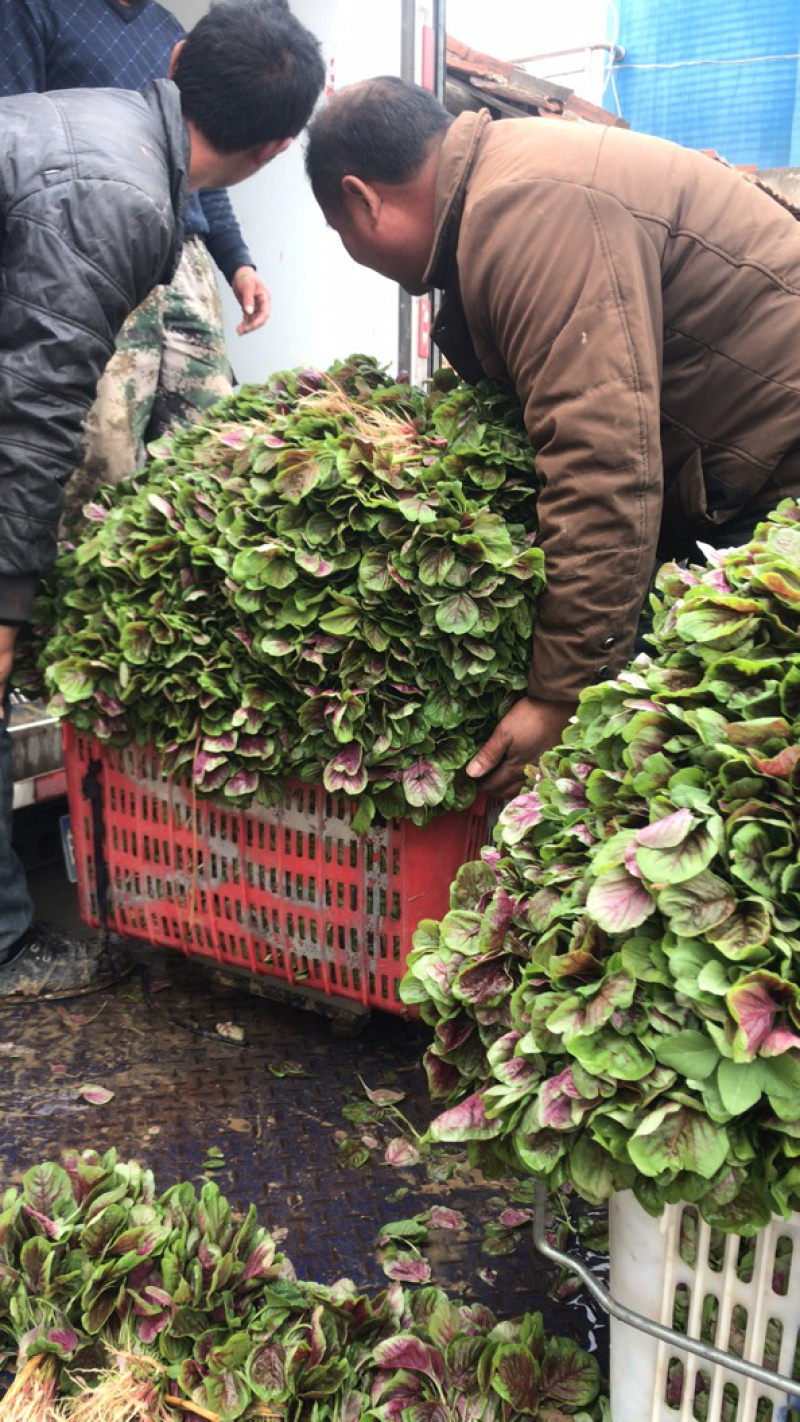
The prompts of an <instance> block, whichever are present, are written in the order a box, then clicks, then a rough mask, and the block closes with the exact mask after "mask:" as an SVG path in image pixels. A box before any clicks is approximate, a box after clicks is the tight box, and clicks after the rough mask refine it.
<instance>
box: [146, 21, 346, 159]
mask: <svg viewBox="0 0 800 1422" xmlns="http://www.w3.org/2000/svg"><path fill="white" fill-rule="evenodd" d="M172 77H173V79H174V81H175V83H176V84H177V86H178V88H179V89H180V92H181V109H182V110H183V116H184V118H187V119H191V121H192V123H193V124H195V125H196V127H197V128H198V129H199V131H200V133H202V135H203V137H204V138H205V139H206V140H207V142H208V143H210V144H211V146H212V148H215V149H216V150H217V152H218V153H240V152H243V151H244V150H245V149H247V148H254V147H256V146H257V145H260V144H262V143H269V142H270V141H271V140H273V139H283V138H296V137H297V135H298V133H299V132H300V130H301V129H302V128H304V127H305V125H306V124H307V123H308V120H309V118H310V116H311V112H312V110H313V108H314V105H315V103H316V102H317V99H318V98H319V95H320V93H321V92H322V86H323V84H324V83H325V64H324V62H323V59H322V55H321V53H320V47H319V41H318V40H317V39H316V37H315V36H314V35H312V33H311V31H310V30H307V29H306V27H305V25H301V23H300V21H299V20H298V19H296V17H295V16H294V15H293V14H292V13H291V11H290V10H289V8H288V6H287V5H286V3H285V0H222V3H220V4H218V5H214V6H213V8H212V9H211V10H209V12H208V14H207V15H204V16H203V18H202V20H199V21H198V23H197V24H196V25H195V27H194V29H193V30H190V31H189V33H188V35H187V36H186V41H185V43H184V45H183V48H182V49H181V51H180V53H179V55H178V60H177V63H176V66H175V72H174V74H173V76H172Z"/></svg>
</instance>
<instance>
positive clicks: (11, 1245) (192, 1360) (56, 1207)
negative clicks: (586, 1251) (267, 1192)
mask: <svg viewBox="0 0 800 1422" xmlns="http://www.w3.org/2000/svg"><path fill="white" fill-rule="evenodd" d="M37 1355H44V1359H43V1361H42V1363H41V1364H34V1365H33V1366H34V1369H36V1371H34V1373H33V1377H32V1378H30V1379H29V1381H28V1382H27V1384H26V1385H25V1386H24V1387H23V1388H22V1390H21V1391H20V1392H19V1393H18V1395H17V1397H16V1398H15V1399H14V1400H13V1401H9V1402H7V1403H6V1404H4V1411H3V1415H4V1417H7V1418H8V1419H9V1422H23V1419H25V1422H34V1419H35V1422H60V1419H64V1418H66V1417H69V1418H71V1419H73V1422H134V1419H142V1422H144V1419H147V1422H159V1419H162V1422H166V1419H168V1418H175V1417H176V1416H177V1415H178V1414H177V1413H176V1412H175V1411H173V1408H172V1404H170V1403H169V1401H168V1400H167V1399H169V1398H176V1397H177V1398H178V1400H179V1401H180V1400H182V1401H183V1405H184V1408H185V1410H186V1412H191V1410H192V1409H191V1408H190V1407H188V1406H187V1403H196V1404H197V1406H198V1410H199V1409H205V1411H203V1412H201V1413H200V1415H203V1416H206V1417H212V1416H213V1417H216V1418H218V1419H220V1422H229V1419H234V1418H239V1417H244V1418H248V1417H249V1418H254V1417H257V1416H273V1417H278V1418H285V1419H287V1422H328V1419H330V1422H515V1419H517V1418H521V1417H523V1416H524V1417H526V1418H529V1419H534V1420H535V1419H538V1422H570V1419H572V1422H603V1419H605V1422H608V1417H609V1414H608V1410H607V1400H606V1398H605V1396H604V1395H603V1388H602V1384H601V1379H600V1374H599V1369H598V1366H597V1362H596V1360H595V1359H594V1358H592V1357H590V1356H588V1355H587V1354H585V1353H584V1352H582V1351H581V1349H580V1348H578V1346H577V1345H576V1344H575V1343H573V1342H571V1341H569V1340H567V1339H562V1338H551V1337H546V1336H545V1333H544V1329H543V1325H542V1319H541V1315H539V1314H526V1315H524V1316H522V1317H520V1318H518V1319H517V1320H515V1321H513V1322H498V1321H497V1319H496V1318H495V1316H494V1315H493V1314H492V1313H491V1312H490V1311H489V1309H487V1308H485V1307H484V1306H483V1305H482V1304H478V1303H475V1304H465V1303H462V1302H460V1301H458V1300H450V1299H448V1297H447V1295H446V1294H445V1293H444V1292H443V1290H441V1289H438V1288H433V1287H426V1288H420V1289H408V1288H406V1289H404V1288H403V1287H402V1286H401V1285H400V1284H399V1283H393V1284H391V1285H390V1287H388V1288H387V1289H386V1290H384V1291H383V1292H381V1293H378V1294H376V1295H374V1296H370V1295H368V1294H366V1293H364V1292H361V1291H359V1290H358V1289H357V1288H356V1286H355V1285H354V1284H353V1283H352V1282H351V1281H350V1280H347V1279H343V1280H339V1281H338V1282H337V1283H335V1284H333V1285H331V1286H327V1287H326V1286H323V1285H321V1284H315V1283H306V1282H303V1281H300V1280H298V1279H296V1277H295V1273H294V1269H293V1268H292V1265H291V1262H290V1261H289V1259H288V1258H286V1256H285V1255H283V1254H281V1253H279V1252H278V1251H277V1249H276V1246H275V1242H274V1240H273V1239H272V1238H271V1236H270V1234H269V1233H268V1231H267V1230H266V1229H264V1228H261V1227H259V1225H258V1224H257V1221H256V1214H255V1209H254V1207H252V1206H251V1208H250V1210H249V1212H248V1213H247V1215H246V1216H245V1217H244V1218H241V1219H237V1218H236V1217H235V1216H234V1215H233V1213H232V1211H231V1208H230V1206H229V1204H228V1202H227V1201H226V1200H225V1199H224V1198H223V1197H222V1196H221V1195H220V1192H219V1189H218V1187H217V1185H216V1184H214V1183H213V1182H208V1183H206V1184H205V1185H204V1186H203V1188H202V1191H201V1194H200V1197H199V1199H198V1198H197V1196H196V1193H195V1190H194V1187H193V1186H192V1185H191V1184H190V1183H188V1182H184V1183H182V1184H179V1185H175V1186H173V1187H172V1189H170V1190H168V1191H167V1192H166V1193H165V1194H163V1195H160V1196H159V1195H158V1194H157V1193H156V1188H155V1182H154V1180H153V1176H152V1174H151V1172H150V1171H148V1170H143V1169H142V1168H141V1167H140V1166H139V1165H138V1164H137V1163H136V1162H134V1161H128V1162H123V1161H120V1160H118V1159H117V1157H116V1153H115V1152H114V1151H113V1150H112V1151H108V1152H107V1153H106V1154H105V1155H103V1156H100V1155H98V1154H97V1152H95V1151H84V1152H83V1153H82V1154H78V1153H77V1152H67V1153H66V1155H65V1158H64V1165H63V1166H61V1165H59V1164H56V1163H54V1162H47V1163H45V1164H42V1165H38V1166H35V1167H34V1168H33V1169H31V1170H29V1171H28V1172H27V1174H26V1175H25V1176H24V1179H23V1185H22V1188H21V1189H17V1188H13V1189H10V1190H8V1191H6V1193H5V1196H4V1197H3V1199H2V1211H1V1212H0V1366H2V1365H3V1363H5V1364H6V1365H9V1364H10V1365H11V1366H13V1365H14V1364H15V1363H16V1365H17V1367H18V1369H19V1370H20V1373H22V1371H23V1369H24V1367H25V1366H27V1365H28V1364H30V1361H31V1359H33V1358H36V1357H37ZM20 1380H21V1381H22V1378H21V1379H20ZM70 1398H71V1401H70V1400H68V1399H70ZM26 1409H27V1410H26Z"/></svg>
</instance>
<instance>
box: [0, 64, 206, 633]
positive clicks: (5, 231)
mask: <svg viewBox="0 0 800 1422" xmlns="http://www.w3.org/2000/svg"><path fill="white" fill-rule="evenodd" d="M188 153H189V150H188V137H187V134H186V129H185V125H184V123H183V119H182V117H181V111H180V101H179V94H178V90H177V89H176V88H175V86H174V85H173V84H171V83H169V82H168V81H167V80H158V81H156V82H155V83H154V84H152V85H151V86H150V87H149V88H148V89H147V90H146V91H145V93H144V94H134V93H128V92H127V91H125V90H119V89H72V90H61V91H59V92H54V93H50V94H21V95H18V96H16V97H14V98H8V99H2V100H0V622H3V621H4V620H7V621H20V620H23V619H24V618H25V617H27V616H28V615H29V613H30V609H31V604H32V601H33V595H34V591H35V587H36V581H37V578H38V577H39V576H40V575H41V574H42V573H45V572H47V571H48V570H49V568H50V567H51V566H52V563H53V560H54V558H55V552H56V536H57V530H58V522H59V518H60V515H61V508H62V504H63V485H64V484H65V482H66V480H67V479H68V478H69V476H70V474H71V473H72V471H73V469H74V468H75V467H76V466H77V464H78V463H79V462H80V457H81V430H82V425H83V421H84V418H85V416H86V412H87V410H88V409H89V406H90V405H91V403H92V400H93V399H94V393H95V388H96V386H97V381H98V379H99V377H100V375H101V374H102V372H103V369H104V368H105V366H106V364H107V363H108V361H109V359H110V357H111V356H112V355H113V352H114V340H115V337H116V334H117V332H118V331H119V328H120V326H121V325H122V323H123V321H124V319H125V317H126V316H127V315H128V313H129V312H130V311H132V310H133V309H134V307H136V306H138V305H139V303H140V302H141V301H142V300H143V299H144V297H145V296H146V295H147V293H148V292H149V291H150V290H151V289H152V288H153V287H154V286H157V285H158V284H159V283H160V282H164V281H169V280H170V279H171V277H172V274H173V272H174V270H175V266H176V265H177V260H178V257H179V255H180V244H181V235H182V229H183V211H184V207H185V203H186V195H187V192H186V170H187V165H188Z"/></svg>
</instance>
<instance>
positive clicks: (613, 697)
mask: <svg viewBox="0 0 800 1422" xmlns="http://www.w3.org/2000/svg"><path fill="white" fill-rule="evenodd" d="M705 551H707V552H708V556H709V565H708V566H707V567H706V568H705V569H703V568H695V569H690V570H686V569H682V568H680V567H677V566H674V565H672V566H669V567H667V568H665V569H663V570H662V572H661V574H660V576H659V587H660V591H661V594H662V599H661V601H660V602H659V601H657V600H656V599H654V603H655V605H656V613H655V621H654V635H653V638H652V640H653V643H654V646H655V648H656V654H655V656H654V657H653V659H652V660H649V659H648V658H646V657H643V658H639V659H638V660H637V661H636V662H634V663H633V665H632V667H631V668H630V669H629V670H628V671H626V672H624V673H623V674H622V675H620V676H619V677H618V678H617V679H616V681H612V682H607V683H605V684H604V685H602V686H596V687H592V688H590V689H589V690H587V691H586V692H584V694H583V696H582V698H581V702H580V706H579V709H578V714H577V718H576V720H575V721H573V722H572V723H571V725H570V727H569V728H568V730H567V732H566V733H565V737H564V744H563V745H561V746H560V747H558V748H557V749H556V750H554V751H552V752H550V753H549V754H548V755H547V756H546V757H545V758H544V760H543V763H542V767H541V772H540V774H539V776H538V779H537V780H536V781H535V783H534V785H533V788H532V789H530V790H528V791H527V792H526V793H524V794H522V795H521V796H520V797H519V798H518V799H517V800H515V801H512V803H511V804H510V805H509V806H507V807H506V809H505V810H504V811H503V813H502V815H501V819H500V837H499V840H498V849H496V850H493V851H487V852H485V854H484V859H483V862H482V863H478V864H471V865H467V866H465V867H464V868H463V869H462V870H461V872H460V874H459V876H458V879H457V881H456V884H455V885H454V887H453V890H452V896H451V902H452V909H451V912H450V913H449V914H448V915H447V916H446V917H445V918H444V920H443V921H442V922H441V923H435V922H432V921H429V922H427V923H424V924H422V925H421V927H420V928H419V930H418V933H417V936H416V938H415V948H414V951H413V952H412V954H411V956H410V959H409V974H408V976H407V977H406V979H405V981H404V984H403V986H402V995H403V997H404V999H405V1001H407V1002H414V1003H418V1004H419V1005H420V1006H421V1009H422V1013H423V1016H424V1017H425V1018H426V1020H427V1021H429V1022H430V1023H432V1024H434V1025H435V1038H434V1043H433V1046H432V1048H431V1049H430V1051H429V1053H428V1056H427V1065H428V1073H429V1079H430V1085H431V1091H432V1094H433V1095H434V1096H435V1097H439V1098H448V1099H450V1100H454V1099H456V1100H459V1101H460V1104H458V1105H456V1106H454V1107H453V1108H452V1109H450V1110H448V1111H445V1113H444V1114H443V1115H441V1116H440V1117H439V1118H438V1120H437V1121H436V1122H435V1123H434V1127H433V1132H434V1135H436V1136H437V1137H438V1138H440V1139H442V1140H468V1141H472V1142H474V1151H475V1154H476V1156H477V1157H478V1158H479V1159H481V1161H482V1162H483V1163H484V1164H486V1165H488V1166H490V1167H491V1166H492V1165H502V1167H503V1168H508V1167H510V1168H511V1169H516V1170H518V1171H521V1172H523V1173H525V1172H527V1173H531V1174H533V1175H537V1176H542V1177H545V1178H547V1179H548V1180H549V1181H550V1182H551V1183H552V1184H553V1185H558V1184H561V1183H563V1182H564V1181H570V1182H572V1183H573V1184H574V1185H575V1187H576V1188H577V1190H578V1191H579V1192H580V1193H581V1194H582V1195H583V1196H584V1197H585V1198H586V1199H588V1200H591V1201H596V1202H599V1201H601V1200H603V1199H605V1198H606V1197H608V1196H609V1195H610V1194H611V1192H612V1191H614V1190H619V1189H625V1188H629V1187H630V1188H632V1189H633V1190H634V1191H635V1193H636V1195H637V1197H638V1198H639V1200H640V1201H641V1203H642V1204H643V1205H644V1207H645V1208H646V1209H648V1210H650V1211H651V1212H653V1213H657V1212H659V1210H660V1209H661V1207H662V1206H663V1205H664V1204H665V1203H672V1202H675V1201H677V1200H679V1199H682V1200H692V1201H696V1202H698V1204H699V1207H700V1209H701V1212H702V1214H703V1215H704V1217H705V1218H706V1219H707V1220H709V1221H710V1222H711V1223H712V1224H714V1225H718V1226H720V1227H722V1228H724V1229H735V1230H737V1231H741V1232H743V1233H749V1232H754V1231H756V1230H758V1229H759V1228H761V1227H762V1226H763V1225H764V1224H765V1223H766V1221H767V1219H768V1218H769V1216H770V1215H771V1213H773V1212H776V1211H777V1212H781V1213H786V1212H788V1211H790V1210H797V1209H800V936H798V934H799V931H800V852H799V851H800V833H799V831H798V784H800V743H799V742H800V734H799V732H800V505H797V504H795V503H794V502H791V501H787V502H785V503H784V504H782V505H781V506H780V508H779V509H778V510H777V511H776V513H775V514H773V515H772V516H771V518H770V520H769V522H768V523H766V524H762V525H761V526H760V527H759V529H758V530H757V531H756V535H755V537H754V539H753V540H752V542H751V543H750V544H749V545H747V546H745V547H743V548H737V549H732V550H730V551H727V552H724V553H716V552H714V550H705ZM460 1098H466V1099H463V1100H461V1099H460Z"/></svg>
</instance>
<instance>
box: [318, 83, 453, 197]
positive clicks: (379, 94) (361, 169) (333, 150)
mask: <svg viewBox="0 0 800 1422" xmlns="http://www.w3.org/2000/svg"><path fill="white" fill-rule="evenodd" d="M452 121H453V120H452V117H451V115H450V114H449V113H448V112H447V109H445V108H444V107H443V105H442V104H440V103H439V101H438V99H436V98H434V96H433V94H431V93H430V92H429V90H427V89H422V88H420V86H419V85H418V84H408V83H407V82H406V81H405V80H404V79H398V78H397V77H396V76H395V75H393V74H385V75H381V76H380V78H376V79H367V80H366V81H364V82H363V83H360V84H354V85H353V86H352V88H349V89H343V90H342V92H341V93H340V94H337V95H336V96H335V97H334V98H332V99H331V100H329V102H328V103H327V104H326V105H325V106H324V108H322V109H320V111H319V113H318V114H317V115H316V117H315V118H314V119H313V121H312V122H311V124H310V125H309V130H308V140H307V143H306V172H307V174H308V177H309V181H310V183H311V186H312V188H313V190H314V196H315V198H316V199H317V202H318V203H319V204H320V207H322V208H323V209H325V210H326V211H328V212H331V211H334V210H335V209H336V208H337V207H338V206H339V205H340V203H341V201H342V178H344V177H345V176H346V175H347V174H352V175H353V177H356V178H360V179H361V181H362V182H364V183H404V182H407V181H408V180H409V179H410V178H413V177H414V176H415V174H416V173H418V172H419V170H420V169H421V168H422V166H423V164H424V162H425V160H426V158H427V156H428V153H429V150H430V145H431V142H432V140H433V139H434V138H436V137H437V136H438V135H439V134H441V133H444V131H445V129H447V128H448V127H449V126H450V124H451V123H452Z"/></svg>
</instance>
